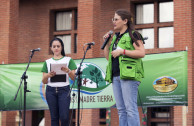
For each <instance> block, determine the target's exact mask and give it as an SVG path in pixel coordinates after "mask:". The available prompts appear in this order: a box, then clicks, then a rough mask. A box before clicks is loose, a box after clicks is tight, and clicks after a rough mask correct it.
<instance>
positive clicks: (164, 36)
mask: <svg viewBox="0 0 194 126" xmlns="http://www.w3.org/2000/svg"><path fill="white" fill-rule="evenodd" d="M173 33H174V28H173V27H161V28H159V34H158V35H159V48H172V47H174V37H173V36H174V34H173Z"/></svg>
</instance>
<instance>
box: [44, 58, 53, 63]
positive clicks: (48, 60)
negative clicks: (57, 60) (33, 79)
mask: <svg viewBox="0 0 194 126" xmlns="http://www.w3.org/2000/svg"><path fill="white" fill-rule="evenodd" d="M52 60H53V58H50V59H47V60H45V62H50V61H52Z"/></svg>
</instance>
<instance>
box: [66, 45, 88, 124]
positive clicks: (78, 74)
mask: <svg viewBox="0 0 194 126" xmlns="http://www.w3.org/2000/svg"><path fill="white" fill-rule="evenodd" d="M89 49H91V44H88V47H87V49H86V51H85V52H84V56H83V58H82V61H81V63H80V65H79V68H78V69H77V72H76V74H75V75H76V76H78V81H77V85H78V87H77V88H78V107H77V108H78V114H77V126H79V125H80V124H79V120H80V119H79V118H80V88H81V81H82V80H81V74H82V72H81V66H82V63H83V61H84V59H85V56H86V53H87V51H88V50H89ZM73 86H74V84H73V85H72V86H71V89H70V91H69V94H68V95H70V94H71V90H72V88H73Z"/></svg>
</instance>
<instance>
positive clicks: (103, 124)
mask: <svg viewBox="0 0 194 126" xmlns="http://www.w3.org/2000/svg"><path fill="white" fill-rule="evenodd" d="M99 111H100V112H99V117H100V122H99V126H106V109H99Z"/></svg>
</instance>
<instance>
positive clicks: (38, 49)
mask: <svg viewBox="0 0 194 126" xmlns="http://www.w3.org/2000/svg"><path fill="white" fill-rule="evenodd" d="M30 51H31V52H35V51H40V48H37V49H33V50H30Z"/></svg>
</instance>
